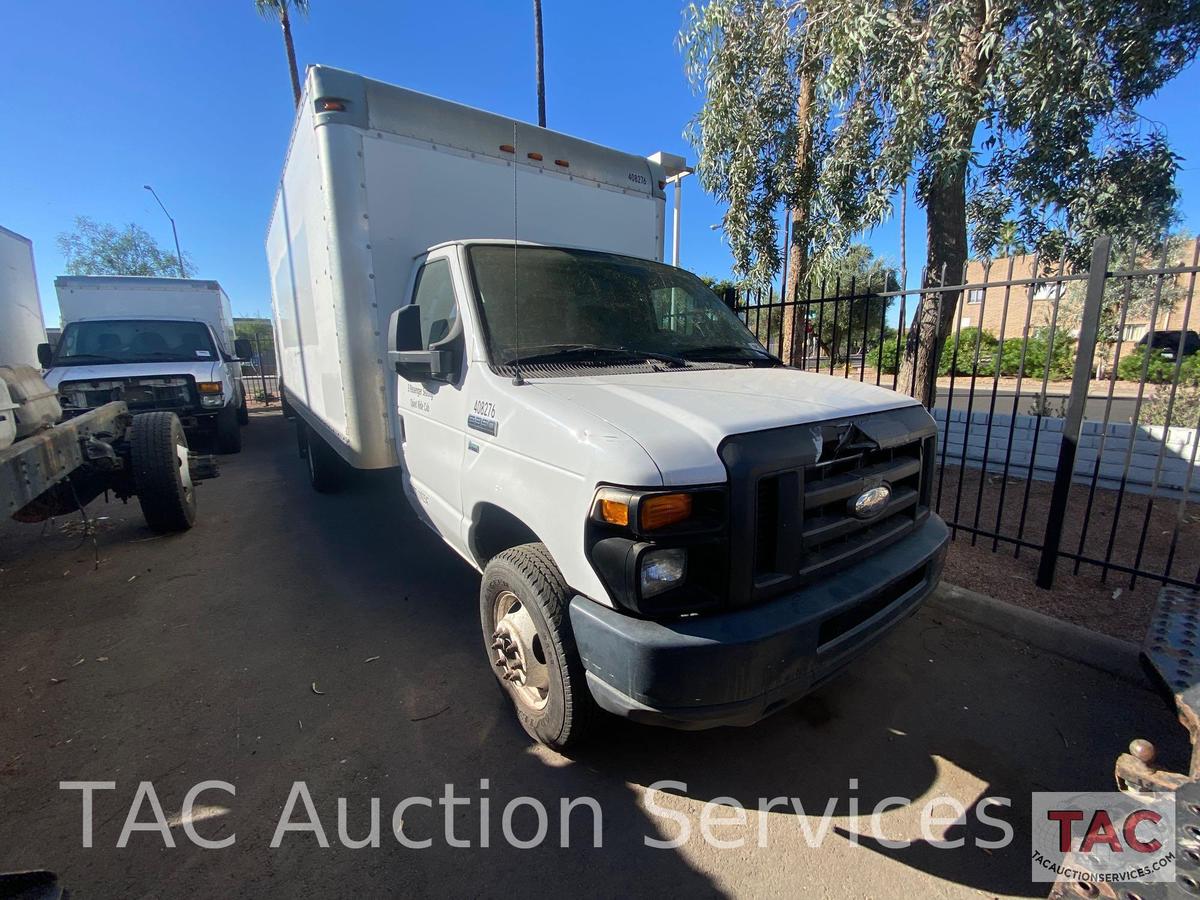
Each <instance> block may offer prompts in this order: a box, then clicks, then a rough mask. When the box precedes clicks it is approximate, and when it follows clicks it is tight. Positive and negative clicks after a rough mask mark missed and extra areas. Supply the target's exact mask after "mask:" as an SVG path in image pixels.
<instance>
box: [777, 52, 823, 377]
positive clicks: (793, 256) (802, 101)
mask: <svg viewBox="0 0 1200 900" xmlns="http://www.w3.org/2000/svg"><path fill="white" fill-rule="evenodd" d="M814 92H815V80H814V79H813V78H812V77H811V76H808V75H805V76H803V77H802V79H801V81H800V96H799V98H798V99H797V102H796V118H797V121H798V122H799V128H800V139H799V141H798V142H797V147H796V173H797V186H798V188H799V190H798V192H797V193H798V198H797V199H798V202H797V203H796V204H795V205H794V206H793V207H792V209H791V219H792V228H791V241H790V246H789V247H788V265H787V279H786V281H785V283H784V285H783V296H782V298H781V299H782V300H783V302H784V303H789V302H790V303H793V304H794V303H797V302H798V301H799V299H800V286H801V285H802V284H804V283H805V282H806V281H808V274H809V273H808V263H809V259H808V249H809V247H810V246H812V221H811V216H810V210H811V209H812V203H811V198H812V189H813V182H814V180H815V178H814V173H813V171H812V151H813V134H812V122H811V119H812V105H813V102H814V100H815V93H814ZM803 315H804V311H803V310H802V309H801V308H800V307H799V306H795V305H793V306H784V307H783V308H782V322H781V323H780V345H779V346H780V353H779V355H780V356H781V357H783V361H784V362H785V363H786V364H787V365H789V366H794V365H797V364H798V363H799V362H800V360H801V359H802V358H803V355H804V354H803V350H804V341H805V337H806V331H807V327H806V326H807V323H806V322H805V321H804V320H803Z"/></svg>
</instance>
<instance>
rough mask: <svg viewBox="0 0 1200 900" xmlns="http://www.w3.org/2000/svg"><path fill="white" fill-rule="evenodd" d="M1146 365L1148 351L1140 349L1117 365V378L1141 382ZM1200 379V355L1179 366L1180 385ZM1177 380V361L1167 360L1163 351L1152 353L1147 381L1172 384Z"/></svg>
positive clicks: (1190, 357) (1188, 357)
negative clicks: (1143, 367) (1143, 368)
mask: <svg viewBox="0 0 1200 900" xmlns="http://www.w3.org/2000/svg"><path fill="white" fill-rule="evenodd" d="M1145 363H1146V351H1145V349H1144V348H1142V347H1138V348H1137V349H1136V350H1134V351H1133V352H1132V353H1130V354H1129V355H1128V356H1126V357H1125V358H1124V359H1122V360H1121V362H1120V363H1118V365H1117V377H1118V378H1120V379H1122V380H1124V381H1141V380H1142V366H1143V365H1144V364H1145ZM1197 379H1200V353H1193V354H1192V355H1191V356H1187V357H1184V360H1183V362H1182V363H1180V364H1179V381H1180V383H1184V382H1190V381H1195V380H1197ZM1174 380H1175V360H1173V359H1167V357H1166V356H1165V355H1163V352H1162V351H1161V350H1153V351H1151V353H1150V364H1149V365H1148V366H1146V381H1148V382H1150V383H1151V384H1170V383H1171V382H1173V381H1174Z"/></svg>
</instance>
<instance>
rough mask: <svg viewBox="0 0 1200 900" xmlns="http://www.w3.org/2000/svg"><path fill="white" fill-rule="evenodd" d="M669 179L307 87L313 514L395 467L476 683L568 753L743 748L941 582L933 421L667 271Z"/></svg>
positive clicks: (368, 84) (305, 275)
mask: <svg viewBox="0 0 1200 900" xmlns="http://www.w3.org/2000/svg"><path fill="white" fill-rule="evenodd" d="M668 175H669V173H668V172H667V171H665V170H664V169H663V167H662V166H660V165H658V164H657V163H656V162H654V161H652V160H648V159H646V158H642V157H638V156H634V155H631V154H627V153H623V152H619V151H617V150H613V149H609V148H606V147H600V146H597V145H595V144H590V143H587V142H585V141H581V140H578V139H575V138H571V137H568V136H566V135H562V134H558V133H555V132H552V131H548V130H546V129H542V128H535V127H533V126H531V125H526V124H523V123H520V122H515V121H513V120H511V119H506V118H503V117H500V116H496V115H492V114H490V113H486V112H481V111H479V110H474V109H469V108H467V107H463V106H459V105H457V104H453V103H449V102H446V101H443V100H438V99H435V98H432V97H428V96H425V95H422V94H418V93H414V92H412V91H407V90H404V89H401V88H397V87H392V86H389V85H385V84H380V83H378V82H374V81H369V80H367V79H365V78H362V77H360V76H357V75H353V74H350V73H347V72H342V71H338V70H335V69H329V68H324V67H319V66H318V67H313V68H310V69H309V71H308V75H307V78H306V87H305V93H304V97H303V98H302V100H301V103H300V106H299V111H298V115H297V119H296V123H295V127H294V132H293V135H292V140H291V145H290V149H289V152H288V155H287V159H286V162H285V165H284V170H283V177H282V181H281V184H280V189H279V192H278V194H277V197H276V203H275V209H274V214H273V216H272V219H271V222H270V227H269V230H268V234H267V258H268V265H269V271H270V273H271V278H272V284H273V307H274V315H275V326H276V333H277V335H278V336H279V340H280V346H279V359H280V363H281V365H282V375H283V384H284V393H285V396H286V399H287V402H288V405H289V406H290V407H291V408H292V409H293V410H294V411H295V414H296V415H297V417H298V422H297V423H298V428H299V434H298V437H299V440H300V447H301V452H302V454H304V455H306V458H307V463H308V471H309V477H310V480H311V482H312V485H313V487H315V488H316V489H317V490H319V491H329V490H334V489H336V488H337V486H338V484H339V482H340V480H341V476H342V474H343V473H344V471H345V468H346V466H354V467H358V468H367V469H376V468H385V467H394V466H399V467H400V468H401V470H402V472H403V483H404V485H405V489H406V491H407V494H408V497H409V500H410V501H411V503H412V505H413V507H414V509H415V510H416V511H417V513H418V515H419V516H420V517H421V518H422V519H423V520H424V521H425V523H426V524H427V525H429V527H431V528H432V529H433V530H434V531H435V532H436V533H437V534H438V535H440V536H441V537H442V539H443V540H444V541H445V542H446V543H447V544H448V545H449V546H450V547H451V548H452V549H453V550H454V551H455V552H457V553H459V554H460V555H461V556H462V557H463V558H464V559H465V560H467V562H468V563H470V564H471V565H472V566H474V567H475V568H476V569H477V570H479V571H480V573H481V574H482V584H481V589H480V608H479V614H480V624H481V638H482V641H481V643H482V649H483V651H484V654H485V655H484V656H483V657H482V658H481V662H482V660H483V659H486V660H487V663H488V665H489V666H490V667H491V669H492V671H493V672H494V673H495V675H496V676H497V678H499V679H500V681H501V684H502V686H503V687H504V689H505V690H506V691H507V693H508V695H509V697H510V698H511V701H512V703H513V705H514V707H515V710H516V713H517V715H518V717H519V719H520V721H521V723H522V724H523V725H524V727H525V728H526V730H527V731H528V732H529V733H530V734H531V735H533V736H534V737H535V738H536V739H537V740H539V741H542V742H543V743H545V744H547V745H549V746H551V747H556V748H562V747H565V746H567V745H569V744H571V743H573V742H575V741H576V740H578V739H579V738H580V736H581V735H582V734H583V733H584V732H585V731H586V726H587V724H588V722H589V721H590V720H591V719H592V717H593V714H594V713H595V712H596V711H597V710H606V711H608V712H610V713H613V714H616V715H619V716H625V717H628V718H630V719H633V720H636V721H639V722H645V723H653V724H659V725H667V726H672V727H677V728H685V729H692V728H706V727H712V726H716V725H747V724H750V723H753V722H755V721H757V720H759V719H761V718H762V717H763V716H766V715H768V714H770V713H772V712H774V711H776V710H778V709H780V708H782V707H783V706H785V705H786V704H788V703H789V702H791V701H793V700H796V699H797V698H798V697H801V696H802V695H804V694H805V693H807V692H808V691H810V690H812V689H813V688H815V687H816V686H817V685H819V684H822V683H823V682H824V681H826V680H827V679H828V678H830V677H831V676H833V675H834V674H835V673H836V672H838V671H839V670H841V669H842V668H843V667H845V666H846V665H847V664H849V663H850V662H851V661H852V660H854V659H855V658H857V657H858V656H860V655H861V654H862V652H863V651H864V650H865V649H866V648H867V647H869V646H871V645H872V644H873V643H874V642H876V641H877V640H878V639H879V638H880V637H882V636H883V635H884V634H885V633H887V632H888V631H889V630H890V629H891V628H893V627H894V626H895V625H897V624H898V623H899V622H900V621H902V620H903V619H904V618H905V617H907V616H908V615H909V614H910V613H912V612H913V611H915V610H916V609H917V607H918V606H919V605H920V603H921V602H922V600H924V598H925V597H926V596H927V595H928V594H929V593H930V591H932V590H933V588H934V586H935V584H936V583H937V580H938V578H939V575H940V572H941V569H942V562H943V558H944V553H945V547H946V543H947V539H948V533H947V529H946V526H945V525H944V524H943V523H942V521H941V520H940V519H939V518H938V517H937V516H936V515H934V514H933V512H932V510H931V508H930V506H931V504H930V486H931V481H932V466H933V462H934V443H935V426H934V422H933V419H932V418H931V417H930V416H929V414H928V413H927V412H926V411H925V410H924V408H922V407H921V406H920V405H919V404H917V403H916V402H915V401H914V400H912V399H911V398H909V397H906V396H903V395H900V394H897V393H895V392H893V391H889V390H885V389H882V388H877V387H873V386H870V385H865V384H860V383H857V382H854V381H849V380H843V379H840V378H830V377H827V376H822V375H816V374H811V373H805V372H801V371H797V370H795V369H791V368H787V367H785V366H783V365H782V364H781V363H780V362H779V360H777V359H775V358H774V357H772V356H771V355H770V354H769V353H768V352H767V351H766V350H764V349H763V348H762V347H761V346H760V345H759V344H758V343H757V341H756V340H755V339H754V337H753V336H752V335H751V334H750V333H749V332H748V331H747V330H746V328H745V327H744V326H743V325H742V323H741V322H740V321H739V320H738V319H737V317H736V316H735V315H734V314H733V313H732V312H731V311H730V310H729V309H728V308H727V307H726V306H725V305H724V304H723V303H722V302H721V301H720V300H719V299H718V298H717V297H716V295H715V294H713V293H712V292H711V291H710V290H708V288H706V287H705V286H704V285H703V283H701V281H700V280H699V279H698V278H696V277H695V276H694V275H692V274H690V273H688V272H685V271H683V270H681V269H677V268H672V267H670V266H666V265H663V264H662V262H661V261H660V260H661V259H662V256H663V237H664V236H663V221H664V187H665V180H666V178H667V177H668ZM395 539H396V540H397V541H403V540H405V539H406V536H405V535H404V534H397V535H396V536H395ZM398 577H402V575H398ZM397 592H398V593H399V592H400V591H399V588H397Z"/></svg>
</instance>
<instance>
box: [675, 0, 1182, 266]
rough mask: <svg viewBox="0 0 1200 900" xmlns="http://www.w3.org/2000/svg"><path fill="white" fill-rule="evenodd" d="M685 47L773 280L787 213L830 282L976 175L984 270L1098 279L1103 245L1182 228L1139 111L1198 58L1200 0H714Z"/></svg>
mask: <svg viewBox="0 0 1200 900" xmlns="http://www.w3.org/2000/svg"><path fill="white" fill-rule="evenodd" d="M679 43H680V47H681V49H682V51H683V54H684V59H685V65H686V69H687V72H688V75H689V78H690V79H691V82H692V84H693V87H694V88H695V89H696V90H697V91H698V92H700V93H702V94H703V95H704V104H703V107H702V109H701V111H700V113H699V114H698V115H697V117H696V118H695V120H694V121H693V122H692V124H691V126H690V137H691V139H692V141H693V143H694V145H695V146H696V148H697V150H698V155H699V161H698V166H697V172H698V175H699V178H700V180H701V182H702V184H703V185H704V187H705V189H706V190H708V191H709V192H711V193H713V194H714V195H715V196H716V197H717V199H718V200H719V201H721V202H723V203H725V204H727V205H728V211H727V213H726V216H725V234H726V236H727V237H728V239H729V241H730V247H731V249H732V251H733V255H734V260H735V265H736V269H737V271H738V272H739V273H742V274H745V275H747V276H748V277H750V278H751V279H752V280H754V281H755V282H756V283H766V281H768V280H769V278H770V277H771V276H772V275H773V274H774V273H775V272H777V271H778V269H779V264H780V254H779V247H778V239H777V229H776V223H775V219H774V213H775V211H776V210H777V209H778V207H779V205H780V204H785V205H788V206H789V207H792V208H797V209H800V210H801V211H802V213H803V215H801V216H800V218H799V219H798V223H797V231H796V240H797V242H798V243H800V244H801V245H802V246H804V247H805V248H806V249H807V250H808V251H809V253H810V254H811V258H812V259H813V262H814V265H816V266H818V267H819V266H820V265H821V264H822V262H823V261H824V260H826V259H828V258H829V257H830V256H831V255H836V254H837V253H838V252H840V251H841V250H842V249H843V248H845V247H846V246H847V245H848V244H849V243H850V241H851V240H852V239H853V237H854V235H856V234H859V233H861V232H863V231H865V230H868V229H870V228H872V227H874V226H876V225H878V224H880V223H881V222H883V221H884V220H885V219H886V218H887V217H888V216H889V215H890V214H891V210H892V202H893V199H894V197H895V194H896V193H897V191H898V190H899V189H900V187H901V186H902V185H904V184H905V183H906V181H907V179H908V177H909V174H910V173H911V172H913V171H914V170H915V171H916V173H917V188H918V199H919V200H920V201H921V203H922V204H923V205H925V206H926V207H928V206H929V202H930V198H931V197H934V196H939V195H941V194H942V193H943V192H945V195H946V196H949V195H950V194H951V193H953V192H954V191H956V190H958V188H956V186H955V184H956V182H955V179H954V177H953V175H954V173H955V172H956V171H958V170H959V169H960V167H961V166H963V165H964V164H966V165H968V166H969V170H968V182H967V193H968V197H969V203H968V207H967V209H968V215H969V222H970V225H971V229H972V243H973V245H974V248H975V251H976V252H977V253H978V254H979V255H984V256H986V255H990V253H991V252H993V251H994V250H995V249H996V248H997V247H999V246H1000V245H1001V244H1003V243H1008V244H1010V245H1012V246H1020V245H1024V246H1028V247H1029V248H1030V249H1034V250H1041V251H1043V252H1044V253H1045V254H1046V255H1047V256H1048V257H1051V258H1055V259H1057V258H1058V257H1059V255H1060V254H1065V255H1066V256H1067V258H1068V260H1070V261H1071V262H1072V263H1074V264H1080V263H1082V262H1083V261H1084V260H1086V257H1087V254H1088V250H1089V248H1090V243H1091V241H1092V239H1093V238H1094V237H1095V236H1096V235H1098V234H1101V233H1118V234H1125V235H1130V236H1132V237H1134V238H1135V239H1137V240H1138V242H1139V243H1141V244H1145V243H1146V242H1148V241H1149V240H1150V239H1151V238H1152V237H1153V236H1154V235H1156V234H1160V233H1161V232H1162V230H1163V229H1164V226H1165V225H1166V223H1167V222H1168V221H1169V220H1170V217H1171V215H1172V211H1173V209H1174V205H1175V202H1176V199H1177V191H1176V188H1175V185H1174V181H1173V179H1174V175H1175V171H1176V169H1177V168H1178V159H1177V157H1176V156H1175V154H1174V153H1173V152H1172V151H1171V148H1170V147H1169V145H1168V144H1167V140H1166V137H1165V135H1164V134H1163V132H1162V129H1161V128H1160V127H1159V126H1158V125H1156V124H1155V123H1153V122H1150V121H1148V120H1147V119H1145V118H1144V117H1142V116H1139V115H1138V113H1137V106H1138V104H1139V103H1140V102H1141V101H1142V100H1144V99H1146V98H1148V97H1150V96H1152V95H1153V94H1154V93H1155V92H1156V91H1157V90H1158V89H1159V88H1160V87H1162V85H1164V84H1165V83H1166V82H1167V81H1169V80H1170V79H1171V78H1173V77H1175V76H1176V75H1177V74H1178V73H1179V72H1181V71H1182V70H1183V69H1184V68H1185V67H1186V66H1187V65H1188V64H1189V63H1190V62H1191V60H1192V59H1193V58H1194V57H1195V55H1196V52H1197V46H1198V43H1200V4H1197V3H1195V2H1192V0H1120V2H1118V0H1055V2H1053V3H1041V2H1036V0H1004V2H998V3H982V2H978V0H943V2H939V3H926V2H917V3H911V2H906V0H879V2H875V3H861V2H851V0H803V2H794V0H752V2H748V0H707V2H704V3H702V4H699V5H697V4H692V5H691V6H689V7H688V8H687V10H686V12H685V17H684V25H683V28H682V30H681V32H680V35H679ZM805 85H811V86H813V87H814V92H813V96H812V102H811V103H800V102H799V100H800V99H801V98H806V97H807V94H805V93H804V92H803V91H802V87H803V86H805ZM802 111H803V117H802ZM809 143H811V150H810V149H809ZM977 146H978V147H980V148H981V149H982V152H975V148H976V147H977ZM959 202H961V200H960V201H959ZM1010 226H1011V227H1010ZM1005 232H1009V233H1008V234H1006V233H1005ZM940 239H941V236H940V235H939V240H940Z"/></svg>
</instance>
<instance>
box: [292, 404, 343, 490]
mask: <svg viewBox="0 0 1200 900" xmlns="http://www.w3.org/2000/svg"><path fill="white" fill-rule="evenodd" d="M297 424H298V426H299V427H300V428H302V429H303V430H304V450H303V451H302V455H303V456H304V459H305V460H307V462H308V483H309V484H311V485H312V488H313V490H314V491H316V492H317V493H318V494H336V493H337V492H338V491H340V490H341V489H342V487H343V486H344V485H345V483H346V464H345V463H344V462H342V458H341V457H340V456H338V455H337V453H336V452H335V451H334V449H333V448H332V447H330V446H329V445H328V444H327V443H325V439H324V438H322V437H321V436H320V435H319V434H317V433H316V432H315V431H313V430H312V428H310V427H309V426H308V425H306V424H305V423H304V422H303V421H301V420H298V422H297Z"/></svg>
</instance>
